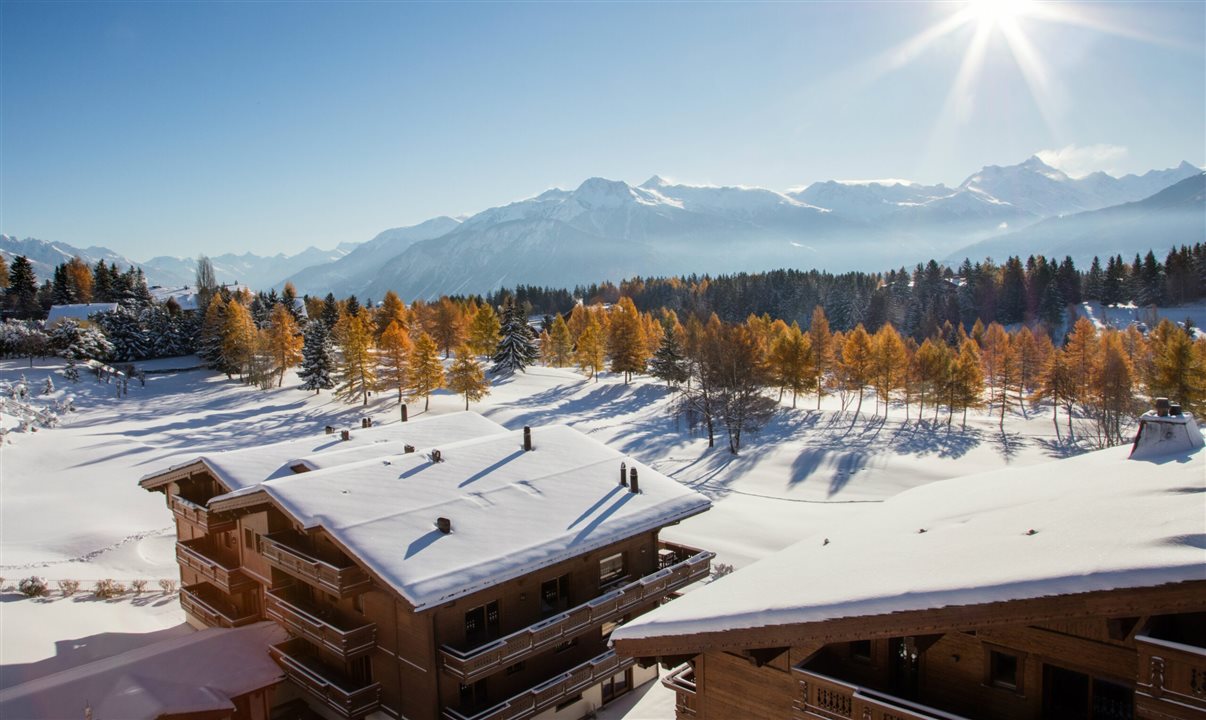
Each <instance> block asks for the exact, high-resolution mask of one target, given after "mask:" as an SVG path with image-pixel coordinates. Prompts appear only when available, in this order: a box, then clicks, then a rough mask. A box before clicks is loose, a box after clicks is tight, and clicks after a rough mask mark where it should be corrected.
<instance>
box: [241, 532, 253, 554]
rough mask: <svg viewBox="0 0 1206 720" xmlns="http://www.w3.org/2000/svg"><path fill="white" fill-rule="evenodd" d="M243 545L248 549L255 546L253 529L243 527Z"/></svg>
mask: <svg viewBox="0 0 1206 720" xmlns="http://www.w3.org/2000/svg"><path fill="white" fill-rule="evenodd" d="M243 547H245V548H247V549H248V550H250V549H252V548H254V547H255V531H254V530H252V529H251V528H243Z"/></svg>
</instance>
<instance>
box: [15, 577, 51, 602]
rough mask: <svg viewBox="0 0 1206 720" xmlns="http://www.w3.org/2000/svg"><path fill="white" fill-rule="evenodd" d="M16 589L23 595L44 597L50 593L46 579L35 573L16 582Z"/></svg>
mask: <svg viewBox="0 0 1206 720" xmlns="http://www.w3.org/2000/svg"><path fill="white" fill-rule="evenodd" d="M17 590H18V591H19V592H20V593H21V594H22V595H24V596H25V597H29V598H33V597H45V596H46V595H47V594H49V593H50V588H49V587H48V586H47V585H46V581H45V580H43V579H42V578H40V577H38V576H37V575H31V576H30V577H27V578H25V579H23V580H21V582H19V583H17Z"/></svg>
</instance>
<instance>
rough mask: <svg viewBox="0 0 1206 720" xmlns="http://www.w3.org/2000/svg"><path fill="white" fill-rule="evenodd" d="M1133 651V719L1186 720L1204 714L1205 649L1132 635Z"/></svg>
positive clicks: (1205, 684) (1205, 706)
mask: <svg viewBox="0 0 1206 720" xmlns="http://www.w3.org/2000/svg"><path fill="white" fill-rule="evenodd" d="M1135 648H1136V651H1137V654H1138V656H1139V674H1138V676H1137V682H1136V683H1135V717H1138V718H1162V719H1163V718H1187V719H1188V718H1200V717H1202V716H1203V714H1206V648H1201V647H1198V646H1196V645H1187V644H1183V643H1178V642H1173V641H1171V640H1163V639H1160V638H1156V637H1152V636H1150V635H1136V636H1135Z"/></svg>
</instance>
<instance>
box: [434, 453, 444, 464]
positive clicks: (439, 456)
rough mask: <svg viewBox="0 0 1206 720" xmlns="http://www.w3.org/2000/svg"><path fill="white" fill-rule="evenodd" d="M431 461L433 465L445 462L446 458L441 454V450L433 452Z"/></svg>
mask: <svg viewBox="0 0 1206 720" xmlns="http://www.w3.org/2000/svg"><path fill="white" fill-rule="evenodd" d="M431 461H432V462H433V463H438V462H443V461H444V456H443V454H442V453H440V451H439V450H432V451H431Z"/></svg>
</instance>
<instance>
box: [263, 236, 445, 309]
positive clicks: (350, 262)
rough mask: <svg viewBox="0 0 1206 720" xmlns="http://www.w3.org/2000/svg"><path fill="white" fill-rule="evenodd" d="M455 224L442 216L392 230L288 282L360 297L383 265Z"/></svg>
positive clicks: (313, 291) (316, 292)
mask: <svg viewBox="0 0 1206 720" xmlns="http://www.w3.org/2000/svg"><path fill="white" fill-rule="evenodd" d="M458 225H460V221H459V220H455V219H453V218H450V217H442V216H441V217H437V218H432V219H431V220H428V221H426V222H422V223H419V224H418V225H412V226H410V227H398V228H391V229H389V230H385V231H383V232H381V233H379V234H378V235H377V236H376V237H374V238H373V239H372V240H369V241H368V242H365V243H361V244H360V245H358V246H356V247H355V248H354V249H353V250H351V252H348V253H347V254H346V255H344V256H343V257H341V258H339V259H337V260H335V261H334V262H330V263H321V264H320V263H312V264H311V265H309V266H306V267H304V268H303V269H301V270H299V271H297V272H294V273H293V274H292V275H290V276H289V277H288V280H289V281H290V282H292V283H293V284H294V285H295V286H296V287H298V288H304V290H303V292H307V293H310V294H311V295H325V294H326V293H329V292H334V293H335V294H337V295H339V296H341V297H342V296H346V295H349V294H362V293H364V291H365V289H366V288H367V285H368V282H369V281H370V280H371V279H372V277H373V275H374V274H375V273H376V272H377V271H378V270H380V269H381V267H382V266H383V265H385V264H386V263H388V262H389V261H390V260H392V259H393V258H395V257H397V256H398V255H400V254H402V252H403V251H405V250H406V249H407V248H409V247H410V246H411V245H413V244H415V243H416V242H419V241H421V240H430V239H431V238H436V237H440V236H441V235H445V234H447V233H449V232H451V231H452V230H453V229H455V228H456V227H457V226H458ZM282 284H283V283H282ZM377 297H378V298H379V297H380V295H378V296H377Z"/></svg>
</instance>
